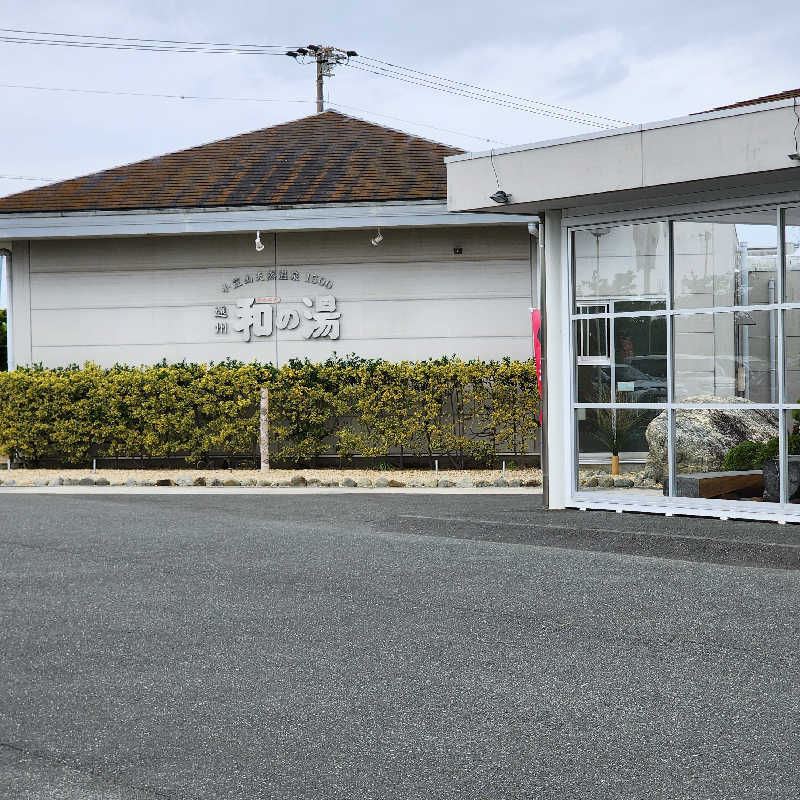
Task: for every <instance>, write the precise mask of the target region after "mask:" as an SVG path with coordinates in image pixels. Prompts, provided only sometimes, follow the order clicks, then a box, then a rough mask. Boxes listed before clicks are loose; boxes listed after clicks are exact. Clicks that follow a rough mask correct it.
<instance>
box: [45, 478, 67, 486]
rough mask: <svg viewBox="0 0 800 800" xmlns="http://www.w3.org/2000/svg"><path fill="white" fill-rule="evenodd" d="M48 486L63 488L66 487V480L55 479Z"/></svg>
mask: <svg viewBox="0 0 800 800" xmlns="http://www.w3.org/2000/svg"><path fill="white" fill-rule="evenodd" d="M47 485H48V486H63V485H64V479H63V478H61V477H58V478H53V479H52V480H51V481H50V482H49V483H48V484H47Z"/></svg>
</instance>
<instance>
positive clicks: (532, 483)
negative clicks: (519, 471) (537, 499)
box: [522, 478, 542, 486]
mask: <svg viewBox="0 0 800 800" xmlns="http://www.w3.org/2000/svg"><path fill="white" fill-rule="evenodd" d="M522 485H523V486H541V485H542V482H541V481H540V480H539V479H538V478H528V480H527V481H522Z"/></svg>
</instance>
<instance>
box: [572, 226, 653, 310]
mask: <svg viewBox="0 0 800 800" xmlns="http://www.w3.org/2000/svg"><path fill="white" fill-rule="evenodd" d="M666 254H667V226H666V223H663V222H654V223H647V224H644V225H623V226H618V227H605V228H595V229H593V230H588V231H576V233H575V235H574V238H573V259H574V268H575V309H576V311H578V307H579V306H580V305H586V301H589V300H603V301H605V300H609V299H612V298H614V299H617V298H621V299H625V298H637V299H640V300H646V299H649V298H663V297H664V296H665V295H666V267H667V258H666Z"/></svg>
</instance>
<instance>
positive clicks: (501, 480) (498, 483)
mask: <svg viewBox="0 0 800 800" xmlns="http://www.w3.org/2000/svg"><path fill="white" fill-rule="evenodd" d="M494 485H495V486H508V481H507V480H506V479H505V478H504V477H503V476H502V475H501V476H500V477H499V478H495V479H494Z"/></svg>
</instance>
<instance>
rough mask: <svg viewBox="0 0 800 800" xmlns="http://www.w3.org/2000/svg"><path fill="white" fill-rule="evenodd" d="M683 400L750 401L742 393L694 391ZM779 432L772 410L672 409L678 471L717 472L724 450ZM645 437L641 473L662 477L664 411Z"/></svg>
mask: <svg viewBox="0 0 800 800" xmlns="http://www.w3.org/2000/svg"><path fill="white" fill-rule="evenodd" d="M684 402H686V403H698V404H701V403H702V404H707V405H711V404H713V403H727V404H730V405H733V404H734V403H735V404H737V405H750V401H749V400H746V399H745V398H743V397H715V396H713V395H695V396H694V397H689V398H687V399H686V400H685V401H684ZM777 435H778V417H777V414H775V412H773V411H767V410H765V409H758V408H754V409H748V410H747V411H745V410H744V409H743V410H742V411H738V410H733V409H725V408H716V409H708V408H704V409H700V408H698V409H676V410H675V463H676V467H677V471H678V472H679V473H687V472H718V471H719V469H720V468H721V467H722V460H723V459H724V458H725V454H726V453H727V452H728V450H730V449H731V447H733V446H734V445H737V444H739V443H740V442H743V441H745V440H748V441H751V442H766V441H767V440H768V439H772V438H773V437H775V436H777ZM645 438H646V439H647V444H648V447H649V453H648V456H647V466H646V467H645V473H644V477H645V479H650V480H654V481H659V482H660V481H663V480H664V479H665V477H666V474H667V412H666V411H663V412H662V413H661V414H659V415H658V416H657V417H656V418H655V419H654V420H653V421H652V422H651V423H650V424H649V425H648V426H647V430H646V431H645Z"/></svg>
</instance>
